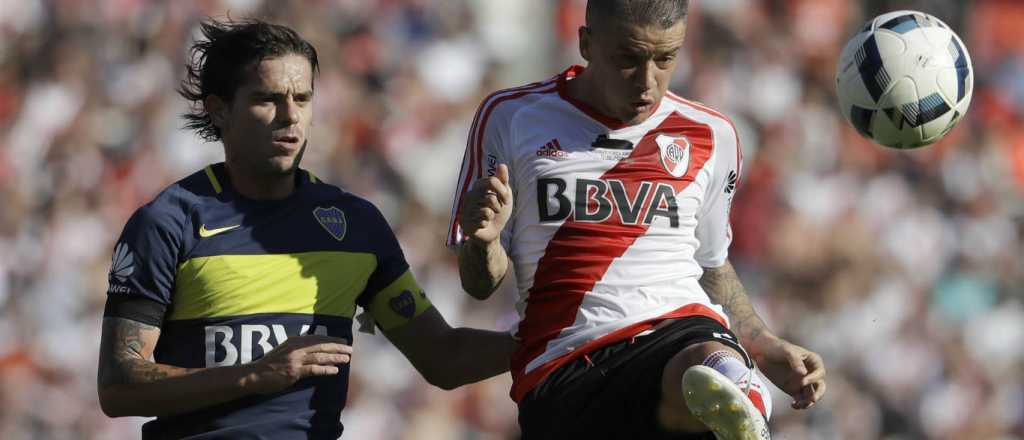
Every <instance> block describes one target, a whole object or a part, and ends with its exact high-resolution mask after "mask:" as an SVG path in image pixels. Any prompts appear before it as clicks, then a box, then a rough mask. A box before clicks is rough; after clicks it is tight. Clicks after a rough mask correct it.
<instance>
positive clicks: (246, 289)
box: [169, 252, 377, 320]
mask: <svg viewBox="0 0 1024 440" xmlns="http://www.w3.org/2000/svg"><path fill="white" fill-rule="evenodd" d="M376 267H377V258H376V256H374V255H373V254H370V253H359V252H303V253H296V254H275V255H217V256H211V257H198V258H192V259H190V260H188V261H186V262H185V263H183V264H182V265H181V266H179V268H178V276H177V281H176V286H175V290H174V297H173V299H172V304H173V311H172V312H171V316H170V318H169V319H170V320H182V319H194V318H213V317H222V316H239V315H252V314H256V313H308V314H320V315H332V316H341V317H346V318H352V316H353V315H354V314H355V307H356V304H355V303H356V299H357V298H358V297H359V295H360V294H361V293H362V292H363V290H365V289H366V282H367V280H368V279H369V278H370V274H372V273H373V271H374V269H376Z"/></svg>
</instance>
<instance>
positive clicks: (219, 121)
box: [203, 95, 229, 131]
mask: <svg viewBox="0 0 1024 440" xmlns="http://www.w3.org/2000/svg"><path fill="white" fill-rule="evenodd" d="M203 108H205V109H206V114H208V115H210V120H211V121H213V125H215V126H217V128H219V129H220V130H221V131H224V129H225V128H227V121H228V111H229V105H228V103H227V101H225V100H223V99H221V97H220V96H217V95H208V96H207V97H206V99H204V100H203Z"/></svg>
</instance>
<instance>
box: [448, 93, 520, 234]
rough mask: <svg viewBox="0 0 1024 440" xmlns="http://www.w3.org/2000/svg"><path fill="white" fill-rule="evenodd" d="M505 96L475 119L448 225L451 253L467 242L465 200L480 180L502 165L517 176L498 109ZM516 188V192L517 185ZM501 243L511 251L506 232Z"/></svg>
mask: <svg viewBox="0 0 1024 440" xmlns="http://www.w3.org/2000/svg"><path fill="white" fill-rule="evenodd" d="M501 96H502V95H501V93H500V92H499V93H495V94H494V95H491V96H490V97H488V98H487V99H485V100H484V102H483V103H481V104H480V107H479V108H478V109H477V111H476V117H474V118H473V125H472V126H471V128H470V130H469V136H468V139H467V140H466V152H465V154H464V155H463V158H462V168H461V170H460V172H459V180H458V182H456V185H455V196H454V197H453V200H452V215H451V222H450V223H449V224H448V238H447V241H446V245H447V246H448V247H449V248H450V249H456V248H457V247H458V246H459V245H460V244H462V242H463V241H465V239H466V238H467V237H466V236H465V235H464V234H463V232H462V228H461V227H460V226H459V219H460V218H461V215H462V199H463V196H465V194H466V193H467V192H468V191H469V189H470V188H472V187H473V183H474V182H476V181H477V180H478V179H481V178H485V177H490V176H493V175H494V174H495V173H496V172H497V168H498V164H502V163H503V164H506V165H508V166H509V172H510V174H512V175H513V176H514V173H512V164H511V163H510V161H509V159H510V157H508V155H507V154H505V151H506V148H507V145H508V136H509V133H508V127H507V125H508V123H507V118H506V117H505V115H504V112H503V111H501V109H500V108H499V107H498V106H499V104H500V103H501V102H502V97H501ZM512 187H513V188H515V185H512ZM510 226H511V225H506V226H505V231H508V230H509V229H510ZM501 240H502V245H503V246H505V248H506V249H508V242H509V234H507V233H505V232H503V233H502V235H501Z"/></svg>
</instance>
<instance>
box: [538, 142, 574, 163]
mask: <svg viewBox="0 0 1024 440" xmlns="http://www.w3.org/2000/svg"><path fill="white" fill-rule="evenodd" d="M537 156H539V157H553V158H559V159H568V158H569V153H567V152H565V151H564V150H562V144H560V143H558V139H552V140H550V141H548V143H546V144H544V145H543V146H541V147H540V148H538V149H537Z"/></svg>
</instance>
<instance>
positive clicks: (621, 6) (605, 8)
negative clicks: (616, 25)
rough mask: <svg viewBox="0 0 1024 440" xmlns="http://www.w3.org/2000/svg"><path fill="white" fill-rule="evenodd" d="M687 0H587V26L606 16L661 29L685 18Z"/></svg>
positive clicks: (606, 17) (687, 5)
mask: <svg viewBox="0 0 1024 440" xmlns="http://www.w3.org/2000/svg"><path fill="white" fill-rule="evenodd" d="M689 6H690V2H689V0H588V1H587V26H588V27H590V26H592V25H593V24H595V23H597V22H599V21H601V20H603V19H608V18H616V19H619V20H621V21H622V22H625V23H628V24H638V25H648V24H657V25H658V26H661V28H662V29H668V28H670V27H672V26H674V25H675V24H676V23H678V22H679V20H682V19H684V18H686V12H687V9H688V8H689Z"/></svg>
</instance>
